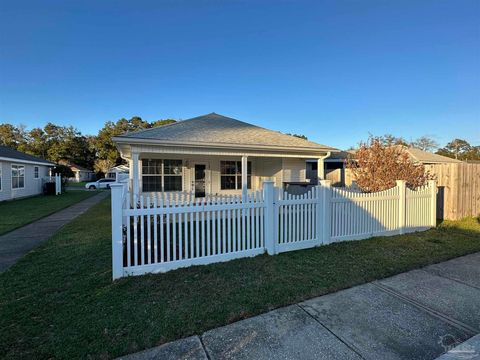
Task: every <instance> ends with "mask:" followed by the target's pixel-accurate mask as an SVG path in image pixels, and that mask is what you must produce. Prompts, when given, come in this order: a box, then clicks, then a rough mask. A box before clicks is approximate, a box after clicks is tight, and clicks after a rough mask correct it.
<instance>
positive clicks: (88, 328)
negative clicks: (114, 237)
mask: <svg viewBox="0 0 480 360" xmlns="http://www.w3.org/2000/svg"><path fill="white" fill-rule="evenodd" d="M109 206H110V203H109V199H106V200H105V201H102V202H101V203H100V204H99V205H97V206H96V207H94V208H92V209H91V210H90V211H89V212H87V213H85V214H84V215H82V216H80V217H79V218H77V219H76V220H74V221H73V222H71V223H70V224H69V225H67V226H66V227H64V228H63V229H62V230H61V231H60V232H59V233H57V234H56V235H55V236H53V237H52V238H51V239H49V240H48V241H47V242H45V243H44V244H43V245H41V246H40V247H39V248H38V249H37V250H36V251H34V252H31V253H29V254H28V255H26V256H25V257H24V258H23V259H22V260H20V261H19V262H18V263H17V264H16V265H14V266H13V267H12V268H11V269H10V270H8V271H7V272H5V273H3V274H0V289H2V291H0V349H2V353H3V355H4V356H5V357H6V358H9V359H14V358H15V359H18V358H36V359H46V358H64V359H72V358H89V357H90V358H102V359H104V358H113V357H116V356H120V355H122V354H126V353H131V352H134V351H138V350H142V349H144V348H149V347H152V346H156V345H159V344H161V343H164V342H166V341H170V340H174V339H178V338H181V337H185V336H189V335H192V334H200V333H201V332H203V331H205V330H207V329H210V328H214V327H217V326H220V325H225V324H228V323H230V322H233V321H236V320H240V319H243V318H246V317H249V316H253V315H256V314H260V313H263V312H266V311H268V310H271V309H274V308H277V307H280V306H284V305H288V304H292V303H295V302H298V301H301V300H304V299H308V298H311V297H314V296H319V295H322V294H326V293H328V292H332V291H335V290H339V289H342V288H346V287H350V286H353V285H356V284H361V283H364V282H367V281H371V280H374V279H378V278H383V277H386V276H390V275H393V274H396V273H399V272H403V271H406V270H409V269H413V268H418V267H421V266H424V265H427V264H430V263H435V262H439V261H443V260H447V259H449V258H452V257H456V256H460V255H464V254H468V253H472V252H476V251H480V224H479V222H478V220H477V219H473V218H472V219H466V220H464V221H461V222H449V223H446V224H443V225H441V226H440V227H439V228H437V229H434V230H429V231H426V232H422V233H413V234H408V235H402V236H395V237H388V238H387V237H380V238H375V239H371V240H364V241H357V242H344V243H338V244H332V245H329V246H324V247H319V248H315V249H309V250H303V251H295V252H289V253H284V254H281V255H277V256H267V255H264V256H258V257H255V258H248V259H240V260H235V261H231V262H228V263H219V264H213V265H208V266H199V267H191V268H187V269H180V270H176V271H171V272H169V273H166V274H159V275H146V276H141V277H131V278H124V279H121V280H119V281H116V282H115V283H113V282H112V281H111V256H110V253H111V244H110V215H109Z"/></svg>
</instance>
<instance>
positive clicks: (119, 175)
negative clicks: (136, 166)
mask: <svg viewBox="0 0 480 360" xmlns="http://www.w3.org/2000/svg"><path fill="white" fill-rule="evenodd" d="M129 170H130V169H129V168H128V166H127V165H117V166H114V167H112V168H110V169H109V170H108V171H107V174H106V176H105V177H106V178H108V179H115V180H116V181H122V180H123V179H128V173H129Z"/></svg>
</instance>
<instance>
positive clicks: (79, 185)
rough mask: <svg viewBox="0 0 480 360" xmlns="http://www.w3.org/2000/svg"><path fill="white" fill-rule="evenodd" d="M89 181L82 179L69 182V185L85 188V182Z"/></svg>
mask: <svg viewBox="0 0 480 360" xmlns="http://www.w3.org/2000/svg"><path fill="white" fill-rule="evenodd" d="M86 183H87V182H86V181H81V182H73V181H72V182H69V183H68V184H67V186H68V187H79V188H84V187H85V184H86Z"/></svg>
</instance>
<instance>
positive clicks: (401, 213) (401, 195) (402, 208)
mask: <svg viewBox="0 0 480 360" xmlns="http://www.w3.org/2000/svg"><path fill="white" fill-rule="evenodd" d="M397 186H398V228H399V232H400V234H404V233H405V224H406V222H407V221H406V217H407V211H406V210H407V207H406V204H407V191H406V189H407V182H406V181H405V180H397Z"/></svg>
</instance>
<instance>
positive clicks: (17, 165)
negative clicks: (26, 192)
mask: <svg viewBox="0 0 480 360" xmlns="http://www.w3.org/2000/svg"><path fill="white" fill-rule="evenodd" d="M14 166H16V167H17V171H19V170H20V169H21V168H23V186H19V187H13V177H14V176H13V167H14ZM10 169H11V179H10V180H11V181H10V182H11V185H10V186H11V188H12V190H19V189H25V181H26V178H25V165H21V164H12V165H11V168H10ZM16 177H17V178H18V179H20V178H21V176H16Z"/></svg>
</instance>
